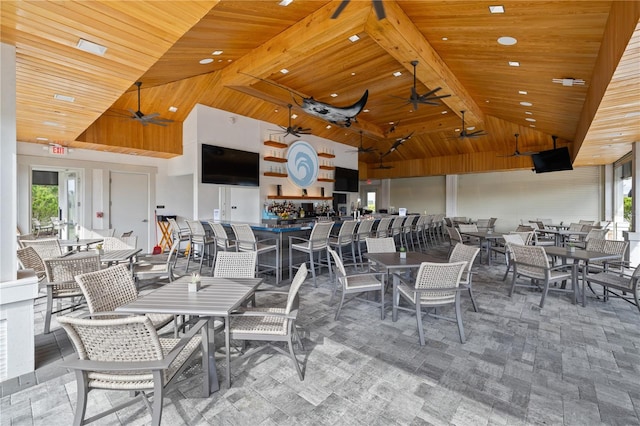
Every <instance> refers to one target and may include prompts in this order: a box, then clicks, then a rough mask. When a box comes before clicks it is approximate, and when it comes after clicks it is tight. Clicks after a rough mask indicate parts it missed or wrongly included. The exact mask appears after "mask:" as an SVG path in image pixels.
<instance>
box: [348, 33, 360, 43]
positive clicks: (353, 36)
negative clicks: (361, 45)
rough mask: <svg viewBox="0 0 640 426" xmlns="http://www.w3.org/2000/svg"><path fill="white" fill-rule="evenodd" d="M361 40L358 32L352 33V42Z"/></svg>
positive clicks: (350, 39)
mask: <svg viewBox="0 0 640 426" xmlns="http://www.w3.org/2000/svg"><path fill="white" fill-rule="evenodd" d="M358 40H360V37H358V35H357V34H354V35H352V36H351V37H349V41H350V42H351V43H355V42H356V41H358Z"/></svg>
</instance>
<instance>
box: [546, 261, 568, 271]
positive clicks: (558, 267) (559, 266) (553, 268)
mask: <svg viewBox="0 0 640 426" xmlns="http://www.w3.org/2000/svg"><path fill="white" fill-rule="evenodd" d="M569 267H571V268H573V265H572V264H570V263H567V264H565V265H557V266H552V267H550V268H548V270H549V271H561V270H563V269H567V268H569ZM542 269H546V268H542Z"/></svg>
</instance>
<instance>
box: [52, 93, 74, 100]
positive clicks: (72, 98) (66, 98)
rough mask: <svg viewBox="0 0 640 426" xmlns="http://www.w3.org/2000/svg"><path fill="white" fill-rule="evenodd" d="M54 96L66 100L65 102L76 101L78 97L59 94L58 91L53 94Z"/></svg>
mask: <svg viewBox="0 0 640 426" xmlns="http://www.w3.org/2000/svg"><path fill="white" fill-rule="evenodd" d="M53 98H54V99H57V100H59V101H65V102H75V100H76V98H74V97H73V96H67V95H59V94H57V93H56V94H55V95H53Z"/></svg>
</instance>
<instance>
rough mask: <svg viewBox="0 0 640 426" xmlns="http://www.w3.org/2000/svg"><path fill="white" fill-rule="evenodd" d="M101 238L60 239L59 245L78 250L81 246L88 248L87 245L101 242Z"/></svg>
mask: <svg viewBox="0 0 640 426" xmlns="http://www.w3.org/2000/svg"><path fill="white" fill-rule="evenodd" d="M103 241H104V239H103V238H80V239H76V240H74V239H71V240H60V247H64V248H66V249H67V250H73V249H74V248H75V249H76V250H78V251H80V250H81V249H82V247H86V249H87V250H89V246H90V245H91V244H97V243H101V242H103Z"/></svg>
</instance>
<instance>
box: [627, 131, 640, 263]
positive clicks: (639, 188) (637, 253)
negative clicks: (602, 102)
mask: <svg viewBox="0 0 640 426" xmlns="http://www.w3.org/2000/svg"><path fill="white" fill-rule="evenodd" d="M632 147H633V150H632V158H631V165H632V167H631V179H632V181H633V184H632V189H631V191H632V203H633V204H632V207H631V228H630V230H629V232H625V233H624V239H625V240H627V241H629V262H631V265H633V266H637V265H638V264H640V232H638V227H639V226H640V171H639V170H638V165H640V142H634V143H633V144H632Z"/></svg>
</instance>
